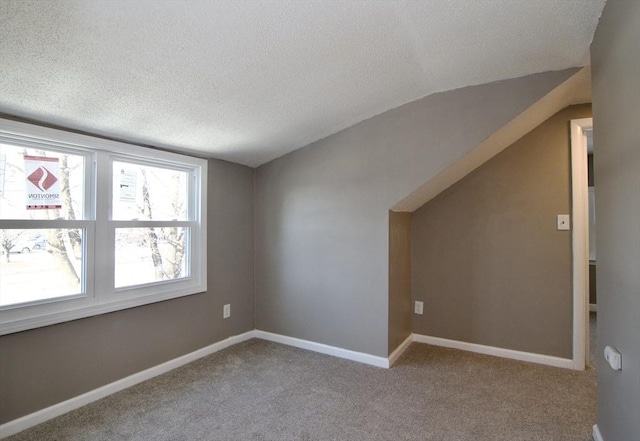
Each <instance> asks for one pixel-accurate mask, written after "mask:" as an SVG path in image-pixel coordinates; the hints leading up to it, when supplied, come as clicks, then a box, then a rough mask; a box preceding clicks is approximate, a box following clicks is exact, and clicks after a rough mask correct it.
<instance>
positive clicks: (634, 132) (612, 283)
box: [591, 0, 640, 441]
mask: <svg viewBox="0 0 640 441" xmlns="http://www.w3.org/2000/svg"><path fill="white" fill-rule="evenodd" d="M639 41H640V2H637V1H619V0H609V1H607V4H606V6H605V8H604V11H603V13H602V17H601V18H600V23H599V25H598V28H597V30H596V33H595V36H594V39H593V43H592V45H591V62H592V89H593V124H594V127H593V136H594V162H595V164H594V165H595V176H596V180H597V187H596V188H597V191H596V204H595V205H596V220H597V222H596V248H597V252H598V255H597V259H598V265H597V268H596V272H597V289H598V351H597V352H598V359H597V362H598V427H599V429H600V433H601V434H602V438H603V439H604V441H614V440H632V439H633V440H638V439H640V418H638V416H639V415H640V271H638V269H639V268H640V141H639V137H638V118H639V117H640V50H638V42H639ZM607 345H610V346H613V347H615V348H617V349H618V350H619V351H620V353H621V354H622V370H621V371H614V370H612V369H611V368H610V367H609V365H608V364H607V363H606V362H605V360H604V357H603V355H602V353H603V350H604V347H605V346H607Z"/></svg>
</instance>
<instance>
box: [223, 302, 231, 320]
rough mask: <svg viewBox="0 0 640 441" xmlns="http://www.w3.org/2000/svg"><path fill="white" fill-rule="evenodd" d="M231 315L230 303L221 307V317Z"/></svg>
mask: <svg viewBox="0 0 640 441" xmlns="http://www.w3.org/2000/svg"><path fill="white" fill-rule="evenodd" d="M229 317H231V305H229V304H227V305H224V306H223V307H222V318H229Z"/></svg>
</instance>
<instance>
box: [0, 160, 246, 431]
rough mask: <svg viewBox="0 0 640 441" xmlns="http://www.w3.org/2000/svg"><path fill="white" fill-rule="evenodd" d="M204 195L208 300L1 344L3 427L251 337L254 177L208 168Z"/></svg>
mask: <svg viewBox="0 0 640 441" xmlns="http://www.w3.org/2000/svg"><path fill="white" fill-rule="evenodd" d="M207 192H208V194H207V197H208V200H207V206H208V213H207V216H208V219H207V221H208V225H207V227H208V233H207V234H208V236H207V249H208V255H207V264H208V290H207V292H205V293H202V294H195V295H190V296H186V297H181V298H178V299H173V300H169V301H164V302H159V303H154V304H150V305H145V306H140V307H137V308H131V309H125V310H122V311H118V312H113V313H109V314H103V315H98V316H94V317H90V318H86V319H81V320H75V321H71V322H67V323H62V324H57V325H53V326H47V327H44V328H39V329H34V330H29V331H24V332H18V333H15V334H9V335H4V336H2V337H0V373H1V374H0V424H1V423H5V422H7V421H11V420H14V419H16V418H19V417H21V416H24V415H27V414H29V413H32V412H35V411H38V410H40V409H43V408H45V407H48V406H51V405H53V404H56V403H59V402H62V401H64V400H67V399H70V398H73V397H75V396H78V395H80V394H83V393H85V392H88V391H90V390H93V389H96V388H98V387H100V386H103V385H105V384H108V383H111V382H113V381H116V380H119V379H121V378H124V377H127V376H129V375H132V374H134V373H137V372H140V371H143V370H145V369H148V368H150V367H152V366H156V365H158V364H161V363H163V362H166V361H168V360H171V359H173V358H176V357H179V356H181V355H184V354H187V353H189V352H192V351H195V350H197V349H200V348H203V347H205V346H208V345H211V344H213V343H215V342H218V341H220V340H223V339H225V338H227V337H229V336H232V335H237V334H241V333H243V332H246V331H249V330H252V329H254V323H253V317H254V311H253V277H252V276H253V170H252V169H250V168H248V167H245V166H241V165H235V164H231V163H228V162H223V161H217V160H210V161H209V171H208V190H207ZM226 303H230V304H231V312H232V314H231V317H230V318H229V319H226V320H223V319H222V305H223V304H226Z"/></svg>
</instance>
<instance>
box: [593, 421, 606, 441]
mask: <svg viewBox="0 0 640 441" xmlns="http://www.w3.org/2000/svg"><path fill="white" fill-rule="evenodd" d="M592 437H593V441H604V438H602V434H601V433H600V428H599V427H598V425H597V424H594V425H593V433H592Z"/></svg>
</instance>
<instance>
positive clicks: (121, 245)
mask: <svg viewBox="0 0 640 441" xmlns="http://www.w3.org/2000/svg"><path fill="white" fill-rule="evenodd" d="M188 234H189V228H179V227H166V228H116V256H115V259H116V264H115V286H116V288H121V287H123V286H132V285H141V284H144V283H153V282H157V281H161V280H170V279H180V278H183V277H187V276H188V274H187V272H188V271H187V270H186V265H185V255H187V253H188V249H187V244H188V240H187V236H188Z"/></svg>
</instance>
